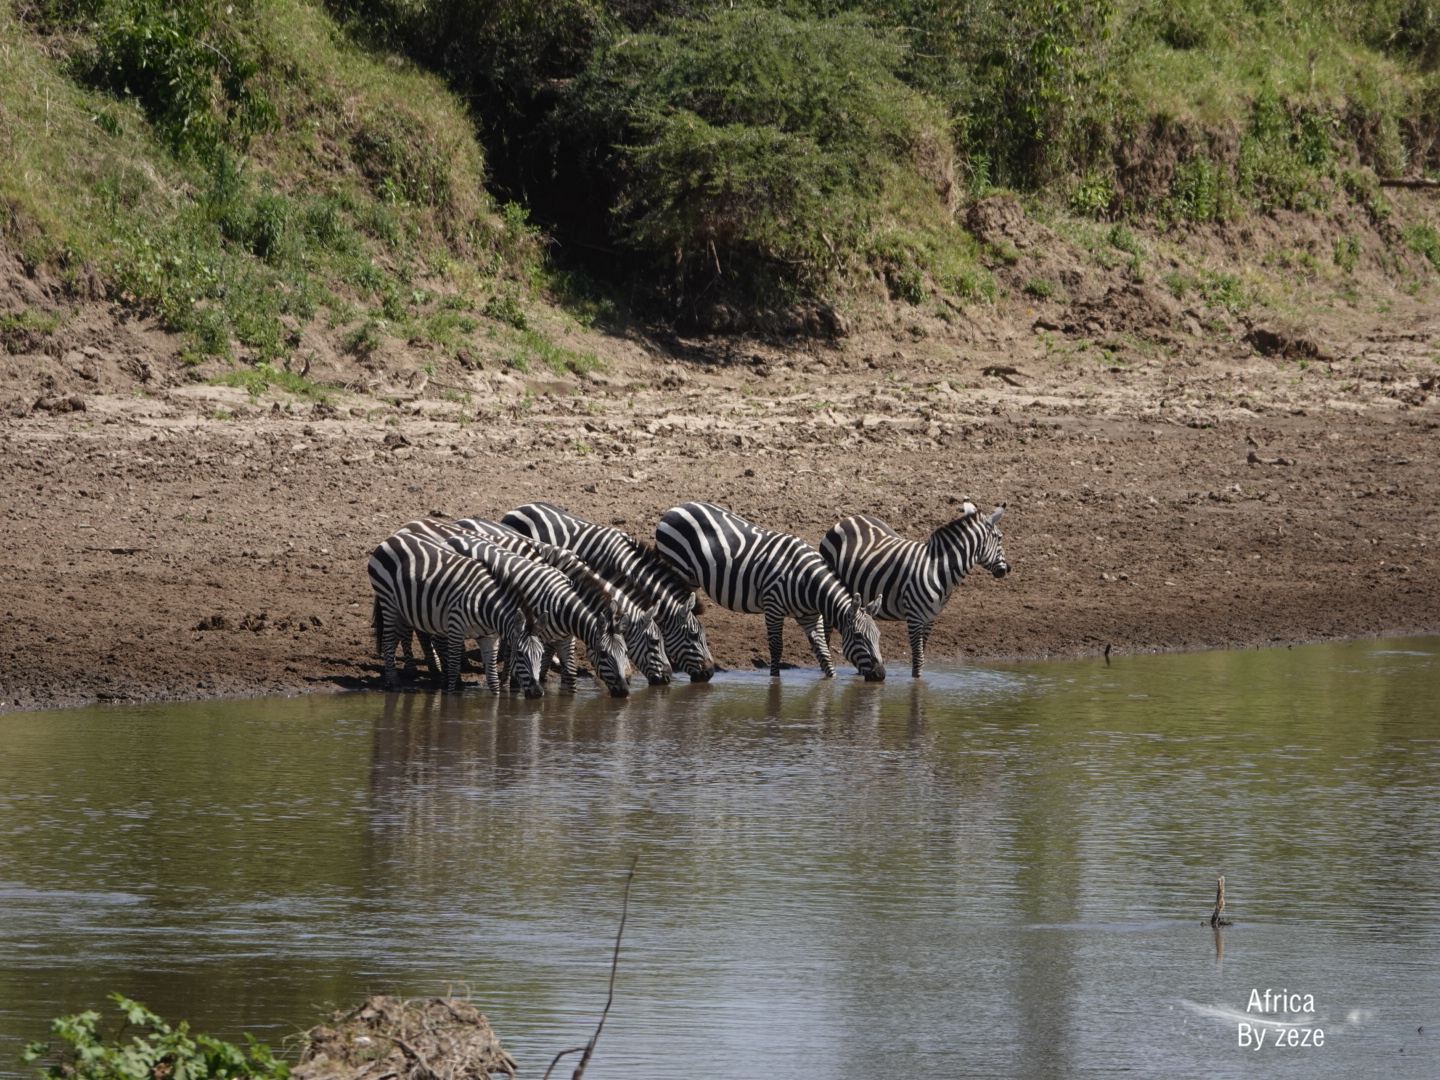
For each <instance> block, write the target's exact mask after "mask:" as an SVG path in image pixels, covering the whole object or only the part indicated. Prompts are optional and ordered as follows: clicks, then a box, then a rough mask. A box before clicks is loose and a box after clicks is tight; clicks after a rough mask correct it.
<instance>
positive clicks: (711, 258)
mask: <svg viewBox="0 0 1440 1080" xmlns="http://www.w3.org/2000/svg"><path fill="white" fill-rule="evenodd" d="M903 60H904V50H903V47H902V44H901V42H900V41H899V39H898V38H897V37H896V36H895V35H894V34H891V33H887V32H884V31H882V30H880V29H878V28H876V27H875V26H874V25H873V24H872V23H871V22H870V21H869V20H868V19H866V18H864V17H863V16H860V15H857V14H854V13H845V14H840V15H837V16H835V17H834V18H831V19H826V20H823V21H822V20H818V19H803V18H797V17H791V16H789V15H786V14H783V13H781V12H779V11H775V10H771V9H767V8H764V7H759V6H755V5H743V6H738V7H735V8H733V9H731V8H724V9H718V10H711V11H710V12H709V17H708V18H706V19H704V20H700V19H685V18H676V19H669V20H664V21H662V22H660V23H659V24H658V25H657V28H656V29H655V31H654V32H651V33H646V34H627V35H625V36H623V37H619V36H617V37H616V38H615V39H612V40H609V41H607V42H606V43H605V44H604V46H603V47H602V48H600V49H599V50H598V51H597V53H596V55H595V57H594V59H593V60H592V62H591V64H590V66H589V69H588V70H587V71H586V72H585V74H584V76H583V77H582V78H581V79H578V80H577V81H576V83H575V85H574V86H573V87H572V89H571V91H570V93H569V94H568V96H567V106H566V108H567V113H566V123H567V125H568V128H569V130H571V131H573V132H577V133H578V132H585V133H587V135H586V136H585V137H586V138H587V139H588V140H591V141H590V142H589V145H590V146H591V147H592V151H591V158H590V159H591V163H592V165H593V166H594V167H596V168H601V167H606V168H614V169H615V170H616V171H617V172H618V173H619V174H620V175H622V176H624V177H625V178H626V179H625V181H624V183H623V185H622V187H621V189H620V190H619V192H618V193H617V197H616V199H615V201H614V212H615V214H616V219H617V223H618V233H619V239H620V240H621V242H623V243H625V244H626V245H627V246H629V247H630V248H632V249H634V250H639V251H643V252H645V253H647V254H648V255H650V256H651V257H652V258H654V259H656V260H657V261H663V264H664V265H665V266H666V273H667V274H668V275H669V276H670V277H671V278H672V279H673V280H674V281H676V282H678V283H681V284H682V285H683V284H685V283H687V282H690V281H692V279H693V280H694V281H695V282H697V283H700V284H703V283H705V282H708V281H711V280H714V279H715V278H717V277H718V278H728V279H730V280H732V281H736V280H738V281H746V282H751V283H754V285H756V286H758V288H756V289H754V290H753V291H755V292H757V293H761V294H764V293H781V294H783V293H786V292H787V291H793V290H799V291H810V290H814V289H816V288H819V287H822V286H823V285H825V284H827V283H829V282H833V281H834V280H835V279H837V278H838V277H841V276H843V275H844V274H845V273H846V272H848V271H852V270H854V269H855V268H856V266H857V264H858V263H859V262H861V261H863V256H864V252H865V251H866V249H867V241H868V240H869V239H870V238H871V237H874V236H878V235H883V234H884V233H885V232H887V231H889V229H890V228H892V227H893V226H894V225H895V224H896V223H897V211H898V210H899V207H897V205H896V204H903V203H906V202H907V201H908V200H911V199H914V198H916V197H917V196H918V197H921V198H923V199H927V200H928V202H929V204H930V206H931V207H932V208H933V209H934V210H936V211H939V212H942V213H943V212H945V211H946V210H947V209H948V199H949V198H950V197H951V194H952V192H953V189H954V160H953V151H952V149H951V142H950V138H949V134H948V123H947V119H946V116H945V113H944V110H943V109H942V108H940V106H939V105H938V104H937V103H936V102H934V101H932V100H931V99H929V98H927V97H926V96H925V95H923V94H918V93H916V92H914V91H913V90H910V89H909V88H907V87H906V86H905V85H904V84H903V83H902V82H901V81H900V78H899V75H898V72H899V70H900V68H901V66H902V63H903ZM610 148H613V149H610ZM610 154H614V155H616V156H617V157H618V161H617V162H615V163H614V164H613V165H612V164H609V163H608V161H607V159H608V157H609V155H610ZM922 192H923V193H924V194H923V195H922V194H921V193H922Z"/></svg>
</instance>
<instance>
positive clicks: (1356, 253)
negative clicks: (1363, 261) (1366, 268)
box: [1335, 233, 1365, 274]
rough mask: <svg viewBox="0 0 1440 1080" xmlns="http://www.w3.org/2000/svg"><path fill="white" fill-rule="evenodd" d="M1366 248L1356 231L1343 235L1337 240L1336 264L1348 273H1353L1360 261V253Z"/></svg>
mask: <svg viewBox="0 0 1440 1080" xmlns="http://www.w3.org/2000/svg"><path fill="white" fill-rule="evenodd" d="M1364 250H1365V249H1364V248H1363V247H1361V245H1360V237H1358V236H1356V235H1355V234H1354V233H1351V234H1350V235H1349V236H1342V237H1341V238H1340V239H1339V240H1336V241H1335V265H1336V266H1338V267H1340V269H1341V270H1344V271H1345V272H1346V273H1347V274H1349V273H1353V272H1354V270H1355V267H1356V266H1357V265H1359V263H1360V255H1361V253H1362V252H1363V251H1364Z"/></svg>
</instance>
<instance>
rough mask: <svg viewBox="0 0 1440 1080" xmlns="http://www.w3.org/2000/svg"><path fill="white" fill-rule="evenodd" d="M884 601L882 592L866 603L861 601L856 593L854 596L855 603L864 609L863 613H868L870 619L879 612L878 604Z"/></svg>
mask: <svg viewBox="0 0 1440 1080" xmlns="http://www.w3.org/2000/svg"><path fill="white" fill-rule="evenodd" d="M884 601H885V594H884V593H881V594H880V595H879V596H877V597H875V599H874V600H871V601H870V603H868V604H865V603H862V602H861V598H860V596H859V595H858V594H857V595H856V597H855V602H856V603H857V604H860V606H861V607H863V608H864V609H865V614H866V615H869V616H870V617H871V618H872V619H873V618H875V616H876V615H879V614H880V605H881V604H882V603H884Z"/></svg>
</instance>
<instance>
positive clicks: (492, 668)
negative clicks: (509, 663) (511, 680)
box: [480, 634, 500, 694]
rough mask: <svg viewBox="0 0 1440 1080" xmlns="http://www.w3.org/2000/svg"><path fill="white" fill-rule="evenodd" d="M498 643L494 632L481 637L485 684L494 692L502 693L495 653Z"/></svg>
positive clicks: (481, 656)
mask: <svg viewBox="0 0 1440 1080" xmlns="http://www.w3.org/2000/svg"><path fill="white" fill-rule="evenodd" d="M497 643H498V642H497V639H496V638H495V636H494V635H493V634H492V635H491V636H490V637H486V638H481V639H480V662H481V663H482V664H483V665H484V666H485V685H486V686H487V687H488V688H489V690H490V692H491V693H492V694H498V693H500V669H499V667H498V666H497V664H496V655H495V654H496V648H495V647H496V645H497Z"/></svg>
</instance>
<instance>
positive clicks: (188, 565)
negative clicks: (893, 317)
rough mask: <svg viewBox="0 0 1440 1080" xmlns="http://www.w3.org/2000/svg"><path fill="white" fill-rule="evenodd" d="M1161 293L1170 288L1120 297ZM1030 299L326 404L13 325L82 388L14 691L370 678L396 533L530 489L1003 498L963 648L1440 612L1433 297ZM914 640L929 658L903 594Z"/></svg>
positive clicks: (908, 519)
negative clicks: (940, 327) (1279, 301)
mask: <svg viewBox="0 0 1440 1080" xmlns="http://www.w3.org/2000/svg"><path fill="white" fill-rule="evenodd" d="M1156 304H1159V305H1161V306H1163V305H1164V304H1165V301H1164V300H1163V299H1157V298H1156V297H1155V296H1154V294H1153V293H1147V292H1145V291H1143V290H1142V289H1140V288H1138V287H1137V290H1136V291H1135V292H1134V293H1127V294H1125V295H1124V296H1123V297H1119V298H1112V302H1111V303H1110V305H1109V308H1108V309H1107V308H1104V306H1103V305H1102V307H1101V309H1099V310H1100V317H1101V318H1102V319H1108V320H1110V321H1113V322H1118V323H1121V324H1123V323H1124V321H1125V319H1126V318H1130V319H1132V320H1133V319H1134V318H1136V316H1134V314H1133V311H1132V309H1135V310H1140V311H1141V312H1142V315H1143V316H1144V317H1145V318H1150V317H1151V315H1146V314H1145V312H1150V310H1151V307H1153V306H1154V305H1156ZM1125 305H1129V307H1125ZM1122 308H1123V310H1121V309H1122ZM1069 310H1070V311H1072V312H1073V311H1075V310H1076V307H1075V306H1074V305H1072V307H1071V308H1070V309H1069ZM1116 311H1120V312H1121V313H1120V314H1118V315H1117V314H1115V312H1116ZM1126 311H1129V312H1131V313H1130V314H1129V315H1126V314H1125V312H1126ZM1107 312H1108V314H1107ZM1081 314H1082V315H1083V311H1082V312H1081ZM1151 314H1153V312H1152V313H1151ZM1172 314H1174V313H1172ZM1032 315H1033V316H1034V317H1035V318H1036V319H1037V320H1038V321H1039V322H1040V323H1041V324H1042V325H1040V326H1039V327H1038V328H1037V327H1032V328H1028V329H1025V328H1023V327H1022V329H1021V330H1018V331H1017V330H1015V329H1014V326H1015V323H1016V320H1015V319H1014V318H1012V319H1011V321H1010V322H1009V323H1004V322H1002V321H999V320H996V321H995V322H993V323H988V324H987V323H984V322H970V323H967V324H965V330H964V332H963V333H961V332H955V333H951V334H949V335H948V336H941V335H925V334H917V333H914V332H911V331H909V330H906V329H904V328H898V327H897V328H895V329H894V330H891V331H872V332H869V333H868V334H864V335H860V336H857V337H853V338H850V339H845V340H842V341H839V342H837V343H832V344H816V343H805V342H802V343H800V344H799V345H794V344H791V345H789V346H786V345H784V344H777V343H775V342H738V341H736V340H734V339H729V340H724V341H721V342H720V343H719V344H716V343H713V342H712V343H706V342H677V343H673V349H674V352H673V354H672V355H670V356H667V355H664V354H660V353H658V352H657V351H655V350H653V349H649V348H646V347H642V345H641V344H638V343H636V342H633V341H625V340H615V341H613V342H611V343H610V345H609V346H608V347H609V352H608V353H606V354H605V356H604V359H605V361H606V363H607V370H606V372H605V373H604V374H601V375H598V376H595V377H593V378H571V379H568V380H561V379H555V380H549V381H539V380H536V379H534V378H533V377H531V376H525V377H522V376H520V375H518V374H517V373H504V372H499V371H484V370H482V371H478V372H476V373H475V374H474V375H473V376H472V377H471V379H470V381H469V382H468V383H467V384H466V385H465V386H464V387H461V388H460V391H458V392H457V391H455V390H448V391H447V390H446V389H445V388H436V387H435V386H433V385H432V386H430V387H429V388H428V390H424V388H422V390H423V392H416V393H415V394H412V395H411V397H412V398H413V400H410V401H395V402H394V403H384V402H380V401H377V400H376V399H375V398H374V397H365V396H360V395H352V394H345V393H340V394H337V395H336V396H335V398H334V400H333V402H332V404H330V405H328V406H316V405H314V404H313V403H311V402H309V401H307V400H305V399H303V398H294V397H291V396H289V395H285V394H272V395H270V396H265V397H262V398H259V399H251V398H249V397H247V395H246V393H245V391H243V390H240V389H235V388H229V387H223V386H213V385H206V384H197V383H193V382H187V381H185V380H184V379H183V378H180V377H178V376H177V377H175V378H174V379H172V380H170V381H169V382H168V384H167V382H166V380H164V379H158V378H156V379H152V380H151V381H149V382H146V381H137V382H135V384H134V385H133V386H131V385H129V384H124V385H112V386H110V387H109V388H108V392H106V393H90V394H83V393H80V392H79V391H72V390H71V389H70V388H69V386H68V384H64V380H65V379H73V380H83V379H85V375H84V370H85V369H90V370H91V374H92V375H94V374H96V369H99V368H101V367H104V369H105V370H107V371H111V372H112V373H119V374H117V375H116V376H115V377H116V378H119V377H121V376H122V375H123V373H124V372H125V371H127V370H131V371H133V370H137V369H135V365H134V364H133V363H131V362H130V360H127V359H126V358H125V357H122V356H117V355H114V354H113V353H107V352H106V351H105V348H104V347H103V339H101V340H102V346H101V347H95V348H94V353H95V355H87V354H85V353H83V352H79V351H76V352H73V353H67V354H65V355H64V356H62V357H59V358H55V357H45V358H42V360H44V361H45V362H47V363H48V364H49V365H50V371H51V385H50V387H49V389H48V390H47V389H46V388H45V387H43V386H38V387H37V386H36V385H34V381H33V380H34V379H35V378H36V376H35V374H34V371H35V368H34V366H33V365H34V364H35V361H34V360H32V359H29V358H26V357H23V356H21V357H13V356H12V357H10V358H9V359H8V360H6V361H5V362H6V363H7V364H8V365H10V366H9V368H8V369H7V376H8V377H9V378H10V379H11V380H12V385H16V386H21V387H22V388H21V389H20V390H19V391H18V393H17V396H16V399H15V400H16V401H18V402H20V405H21V406H23V405H24V402H25V401H26V400H28V399H27V398H26V395H27V394H34V395H36V400H39V399H40V398H41V397H44V396H45V395H47V394H48V395H49V396H48V398H47V399H46V401H45V402H44V403H42V405H41V407H39V408H36V407H34V406H33V405H31V406H29V407H20V406H17V407H15V408H14V409H13V410H12V413H13V414H14V415H11V416H10V417H8V418H6V419H5V420H3V422H0V469H3V475H4V476H5V477H6V479H7V483H6V484H5V485H4V488H3V490H0V531H3V537H4V542H5V548H6V550H7V552H8V553H9V555H8V557H9V561H10V564H11V566H10V570H9V572H8V574H7V581H8V585H7V586H6V588H5V592H4V599H3V610H4V612H5V628H6V632H5V638H4V643H3V646H0V696H3V703H4V707H5V708H6V709H11V710H14V709H18V708H34V707H38V706H56V705H72V704H80V703H82V702H88V701H95V700H112V701H113V700H118V701H144V700H162V699H178V698H196V697H208V696H219V695H234V694H261V693H274V692H283V691H295V690H306V689H317V688H324V689H329V688H357V687H366V686H372V685H374V684H375V677H376V671H377V665H376V662H375V659H374V657H373V656H372V647H371V638H370V636H369V630H368V617H369V598H370V592H369V586H368V583H367V581H366V576H365V569H364V566H365V559H366V556H367V554H368V552H369V550H370V549H371V548H372V547H373V545H374V544H375V543H376V542H377V541H378V540H379V539H381V538H383V537H384V536H385V535H386V534H387V533H388V532H389V531H390V530H392V529H393V527H394V526H396V525H398V524H400V523H401V522H403V521H405V520H407V519H409V518H412V517H414V516H417V515H421V514H427V513H437V514H445V515H451V516H459V515H462V514H481V515H497V514H499V513H500V512H502V511H504V510H505V509H507V508H509V507H511V506H514V505H516V504H518V503H521V502H525V501H529V500H532V499H548V500H551V501H554V502H557V503H560V504H562V505H564V506H566V507H568V508H570V509H572V510H574V511H576V512H578V513H581V514H584V515H586V516H588V517H591V518H593V519H595V520H598V521H603V522H615V523H618V524H622V525H623V526H624V527H625V528H627V529H629V530H631V531H633V532H635V533H637V534H642V535H643V534H647V533H648V532H649V531H650V530H651V529H652V528H653V526H654V522H655V520H656V518H657V517H658V516H659V515H660V514H661V513H662V512H663V511H664V510H665V509H667V508H668V507H669V506H671V505H674V504H675V503H677V502H680V501H683V500H686V499H692V498H703V499H709V500H714V501H716V502H720V503H723V504H725V505H727V506H730V507H732V508H733V509H735V510H736V511H738V512H739V513H742V514H745V515H746V516H749V517H752V518H754V519H755V520H757V521H760V522H763V523H765V524H768V525H771V526H775V527H779V528H785V529H789V530H792V531H795V532H798V533H799V534H801V535H803V536H805V537H806V538H808V539H809V540H811V541H812V542H816V541H818V540H819V538H820V536H821V534H822V533H823V532H824V530H825V529H826V528H827V527H828V526H829V525H830V524H831V523H832V522H833V520H834V519H835V517H836V516H837V515H839V514H846V513H855V512H868V513H873V514H878V515H880V516H881V517H883V518H885V519H886V520H888V521H889V522H891V523H892V524H893V525H895V526H896V527H897V528H899V529H900V530H901V531H903V532H905V533H908V534H910V535H920V534H922V533H924V532H925V531H926V530H928V529H930V528H932V527H934V526H935V525H937V524H939V523H940V522H942V521H944V520H946V519H948V518H949V517H951V516H953V515H954V514H955V513H956V512H957V507H958V504H959V502H960V501H961V500H962V499H964V498H967V497H968V498H971V499H974V500H975V501H977V502H979V503H981V504H982V505H983V506H985V507H987V508H988V507H990V506H992V505H995V504H998V503H1001V502H1004V503H1006V504H1007V505H1008V508H1009V509H1008V510H1007V512H1006V517H1005V523H1004V529H1005V545H1006V549H1007V553H1008V555H1009V557H1010V561H1011V563H1012V565H1013V566H1014V568H1015V572H1014V573H1013V574H1012V575H1011V576H1010V577H1008V578H1006V579H1004V580H1001V581H995V580H992V579H989V578H988V577H986V576H983V575H978V576H976V577H974V578H972V579H971V580H970V581H967V582H966V583H965V585H964V586H963V587H962V588H961V590H960V591H959V592H958V594H957V595H956V597H955V599H954V600H953V601H952V602H951V604H950V607H949V609H948V610H947V612H946V613H945V616H944V617H943V619H942V620H941V622H940V624H939V626H938V627H937V630H936V634H935V636H934V637H933V638H932V642H931V655H932V657H933V658H934V659H935V660H945V659H956V658H961V659H963V658H977V659H979V658H994V657H1014V656H1053V655H1075V654H1082V653H1087V652H1096V651H1098V650H1100V649H1102V648H1103V647H1104V646H1105V645H1106V644H1111V645H1113V647H1114V648H1115V649H1116V650H1118V651H1121V652H1125V651H1136V650H1154V649H1173V648H1198V647H1206V646H1238V645H1251V644H1269V643H1272V642H1282V641H1283V642H1290V641H1302V640H1312V639H1318V638H1326V637H1337V636H1350V635H1367V634H1381V633H1399V632H1419V631H1433V630H1437V629H1440V586H1437V585H1436V581H1435V572H1434V571H1435V559H1434V549H1435V545H1436V543H1437V537H1436V531H1437V527H1440V520H1437V516H1440V502H1437V498H1436V495H1437V483H1440V475H1437V466H1440V455H1437V453H1436V450H1437V443H1440V415H1437V410H1436V407H1435V402H1434V400H1433V399H1432V397H1431V395H1430V392H1429V391H1430V390H1431V389H1433V387H1434V385H1435V384H1434V375H1433V372H1435V371H1436V370H1440V369H1437V368H1436V365H1435V361H1434V360H1433V359H1432V358H1433V357H1434V356H1435V355H1436V348H1437V346H1436V342H1440V319H1437V318H1436V317H1435V316H1433V315H1432V314H1431V313H1430V312H1429V311H1428V310H1427V309H1425V308H1424V307H1423V306H1422V305H1421V304H1419V303H1418V302H1417V303H1414V304H1412V305H1411V306H1410V307H1409V308H1405V307H1404V306H1403V305H1399V306H1397V309H1396V310H1394V311H1391V312H1389V313H1387V314H1385V315H1363V314H1361V313H1358V312H1355V311H1350V312H1342V313H1340V314H1338V315H1336V316H1334V318H1333V321H1332V322H1331V323H1330V324H1325V323H1324V322H1321V321H1317V322H1316V323H1315V324H1313V325H1311V326H1309V327H1307V328H1306V330H1305V332H1304V334H1301V333H1299V332H1298V331H1295V330H1294V329H1293V328H1292V329H1289V330H1287V329H1285V328H1284V327H1280V328H1278V329H1270V328H1267V327H1264V326H1260V327H1258V328H1257V327H1256V326H1254V325H1251V326H1243V325H1238V324H1234V323H1232V324H1231V325H1229V326H1228V327H1218V328H1217V327H1211V328H1209V329H1205V328H1202V327H1199V326H1195V327H1192V328H1191V330H1192V331H1195V332H1189V331H1185V330H1181V331H1174V330H1164V331H1161V332H1156V333H1151V334H1150V335H1148V336H1146V335H1144V334H1139V333H1125V332H1122V331H1115V330H1112V329H1107V328H1106V327H1104V326H1100V325H1098V323H1097V326H1096V327H1094V328H1091V329H1089V330H1087V329H1086V327H1085V326H1084V325H1083V322H1082V324H1081V325H1078V326H1076V327H1072V328H1071V330H1070V333H1069V334H1068V336H1067V334H1066V332H1065V329H1064V327H1059V328H1058V329H1054V330H1049V329H1046V326H1047V325H1052V324H1051V323H1046V321H1045V320H1046V318H1047V316H1046V313H1045V312H1044V311H1041V312H1040V313H1039V314H1035V313H1034V312H1026V313H1021V315H1020V318H1021V319H1027V318H1029V317H1030V316H1032ZM1167 317H1168V316H1167ZM1176 317H1177V318H1178V319H1179V320H1181V322H1182V324H1183V320H1184V319H1186V318H1189V317H1187V316H1185V315H1184V314H1183V312H1182V313H1179V314H1178V315H1177V316H1176ZM1059 318H1060V316H1059V315H1057V316H1055V320H1056V322H1055V323H1054V325H1058V320H1059ZM1092 321H1095V320H1094V319H1092ZM141 331H143V327H142V328H141V330H137V331H131V336H132V337H133V338H135V340H146V339H145V336H144V333H141ZM1267 334H1270V335H1272V336H1271V337H1267V336H1266V335H1267ZM1106 335H1111V336H1110V337H1108V338H1107V337H1106ZM596 338H597V339H599V336H598V335H596ZM601 344H602V345H604V342H603V341H602V342H601ZM1260 350H1263V351H1264V352H1268V353H1269V355H1263V354H1262V352H1261V351H1260ZM675 357H678V358H679V359H676V358H675ZM131 359H133V358H131ZM72 361H73V362H72ZM160 363H161V362H160V361H159V360H155V361H154V365H155V366H160ZM26 364H31V365H32V366H31V367H29V368H27V367H25V365H26ZM56 371H59V372H60V373H61V374H62V376H63V377H62V379H61V380H60V382H61V383H62V384H64V385H60V386H58V388H57V386H56V385H55V383H56V380H55V379H54V377H53V375H54V372H56ZM42 377H43V374H42ZM135 378H136V379H137V380H138V378H139V377H138V376H135ZM1427 380H1428V382H1427ZM26 384H28V385H29V389H25V388H24V385H26ZM137 391H138V393H137ZM69 395H73V396H74V398H75V401H74V404H76V405H79V406H83V408H81V409H79V410H78V411H66V410H67V409H70V408H71V406H70V405H69V404H66V401H67V400H68V396H69ZM442 395H443V396H442ZM447 398H448V400H447ZM708 625H709V626H710V640H711V642H712V644H713V646H714V649H715V652H716V655H717V658H718V659H719V660H720V661H721V663H723V664H725V665H727V666H731V667H740V666H748V665H750V664H751V662H752V659H753V658H755V657H758V656H759V655H761V653H762V652H763V649H764V635H763V625H762V623H761V621H760V620H759V619H756V618H748V617H738V616H734V615H731V614H729V613H727V612H723V611H715V610H714V609H712V614H711V615H710V616H709V618H708ZM787 639H788V658H789V659H791V660H793V661H795V662H798V663H809V662H810V661H809V658H808V655H807V654H805V653H803V652H802V650H801V648H800V645H801V638H800V635H799V633H798V631H795V630H794V629H793V628H792V629H791V630H790V631H789V632H788V634H787ZM885 648H886V655H887V658H889V659H890V660H891V663H892V671H897V672H901V673H902V674H903V669H904V657H905V653H906V649H905V643H904V637H903V634H902V633H901V632H900V628H899V627H897V626H893V625H892V626H889V627H887V635H886V639H885Z"/></svg>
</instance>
